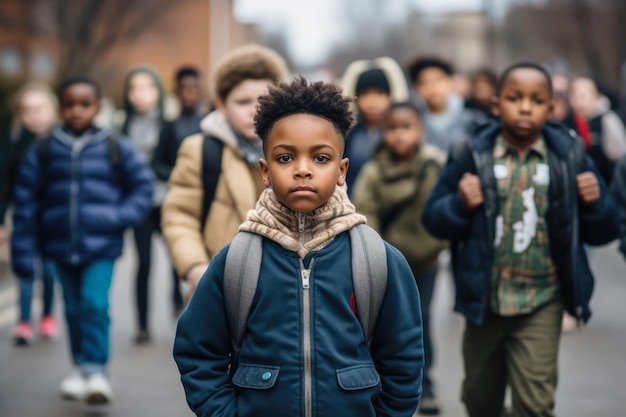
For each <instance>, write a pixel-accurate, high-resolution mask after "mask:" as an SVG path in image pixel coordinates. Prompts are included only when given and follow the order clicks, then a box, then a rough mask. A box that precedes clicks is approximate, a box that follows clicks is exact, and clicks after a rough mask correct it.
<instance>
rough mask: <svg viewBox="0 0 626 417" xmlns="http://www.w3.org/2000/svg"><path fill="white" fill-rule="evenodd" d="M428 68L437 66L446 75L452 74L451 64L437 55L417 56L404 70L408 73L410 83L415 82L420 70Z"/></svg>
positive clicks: (414, 83)
mask: <svg viewBox="0 0 626 417" xmlns="http://www.w3.org/2000/svg"><path fill="white" fill-rule="evenodd" d="M428 68H438V69H440V70H441V71H443V72H444V73H445V74H446V75H447V76H448V77H452V76H453V75H454V67H453V66H452V64H451V63H450V62H448V61H446V60H444V59H442V58H439V57H437V56H425V57H417V58H415V59H414V60H413V61H411V62H409V64H408V65H407V70H406V72H407V73H408V75H409V81H410V82H411V84H412V85H416V84H417V78H418V77H419V76H420V74H421V73H422V71H424V70H425V69H428Z"/></svg>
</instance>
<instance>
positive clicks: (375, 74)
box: [355, 68, 391, 95]
mask: <svg viewBox="0 0 626 417" xmlns="http://www.w3.org/2000/svg"><path fill="white" fill-rule="evenodd" d="M366 88H379V89H381V90H383V91H384V92H386V93H387V94H390V92H391V88H390V87H389V80H387V76H386V75H385V73H384V72H383V70H381V69H379V68H373V69H369V70H367V71H364V72H363V73H361V75H360V76H359V79H358V80H357V82H356V88H355V93H356V94H357V95H358V94H360V93H361V92H362V91H363V90H365V89H366Z"/></svg>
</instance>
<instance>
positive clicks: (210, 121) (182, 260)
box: [161, 111, 263, 277]
mask: <svg viewBox="0 0 626 417" xmlns="http://www.w3.org/2000/svg"><path fill="white" fill-rule="evenodd" d="M201 127H202V131H203V134H206V135H211V136H213V137H216V138H218V139H219V140H221V141H222V142H223V143H224V150H223V154H222V171H221V174H220V177H219V180H218V183H217V188H216V190H215V198H214V200H213V203H212V205H211V209H210V210H209V213H208V215H207V219H206V223H205V226H204V230H200V229H201V224H202V219H200V216H201V213H202V197H203V183H202V144H203V140H204V135H203V134H196V135H193V136H190V137H188V138H186V139H185V140H184V141H183V142H182V143H181V146H180V149H179V151H178V156H177V158H176V165H175V166H174V169H173V171H172V175H171V176H170V179H169V182H168V192H167V195H166V197H165V201H164V202H163V208H162V219H161V227H162V230H163V236H164V238H165V241H166V243H167V247H168V249H169V252H170V256H171V258H172V262H173V264H174V267H175V268H176V271H177V272H178V274H179V275H180V276H181V277H186V276H187V273H188V272H189V271H190V270H191V268H193V267H194V266H197V265H206V264H208V263H209V262H210V260H211V258H212V257H213V256H214V255H215V254H216V253H217V252H218V251H219V250H220V249H221V248H222V247H223V246H224V245H226V244H227V243H229V242H230V241H231V240H232V239H233V237H235V235H236V234H237V231H238V228H239V225H240V224H241V223H243V222H244V221H245V219H246V214H247V213H248V210H251V209H253V208H254V207H255V205H256V202H257V199H258V198H259V195H260V194H261V192H262V191H263V180H262V177H261V170H260V168H259V166H252V165H250V164H248V163H247V162H246V161H245V160H244V158H243V155H242V153H241V152H240V151H239V148H238V146H237V140H236V138H235V136H234V133H233V131H232V129H231V128H230V126H229V125H228V123H227V122H226V119H225V118H224V116H223V115H222V114H221V113H220V112H218V111H215V112H212V113H211V114H209V115H208V116H207V117H206V118H205V119H204V120H203V121H202V123H201Z"/></svg>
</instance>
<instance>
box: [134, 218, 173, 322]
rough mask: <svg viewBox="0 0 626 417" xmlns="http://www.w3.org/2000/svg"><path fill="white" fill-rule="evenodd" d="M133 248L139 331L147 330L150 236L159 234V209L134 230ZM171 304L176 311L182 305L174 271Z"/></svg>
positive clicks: (150, 257) (150, 254)
mask: <svg viewBox="0 0 626 417" xmlns="http://www.w3.org/2000/svg"><path fill="white" fill-rule="evenodd" d="M133 232H134V237H135V247H136V248H137V257H138V258H139V259H138V262H139V266H138V268H137V279H136V281H135V301H136V305H137V321H138V325H139V329H140V330H148V308H149V302H148V298H149V297H148V294H149V285H148V284H149V278H150V264H151V262H152V234H153V233H154V232H159V233H160V232H161V207H154V208H153V209H152V211H151V212H150V214H149V215H148V217H146V219H144V221H143V222H142V223H140V224H139V225H137V226H136V227H135V228H134V229H133ZM172 278H173V281H172V303H173V305H174V308H175V309H176V310H178V309H180V308H181V307H182V304H183V297H182V293H181V290H180V280H179V278H178V275H177V274H176V271H175V270H173V269H172Z"/></svg>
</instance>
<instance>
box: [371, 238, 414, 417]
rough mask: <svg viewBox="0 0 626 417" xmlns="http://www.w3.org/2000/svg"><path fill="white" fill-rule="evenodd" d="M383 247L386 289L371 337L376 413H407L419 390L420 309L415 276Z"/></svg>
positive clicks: (381, 415) (391, 250) (395, 415)
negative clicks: (377, 378)
mask: <svg viewBox="0 0 626 417" xmlns="http://www.w3.org/2000/svg"><path fill="white" fill-rule="evenodd" d="M386 247H387V271H388V273H387V275H388V278H387V291H386V292H385V298H384V299H383V303H382V305H381V309H380V313H379V316H378V323H377V325H376V330H375V332H374V338H373V340H372V356H373V359H374V364H375V365H376V369H377V371H378V373H379V374H380V378H381V382H382V392H381V393H380V395H379V396H378V397H377V398H376V400H375V402H374V407H375V409H376V416H378V417H392V416H393V417H401V416H406V417H411V416H412V415H413V413H414V412H415V409H416V408H417V405H418V403H419V399H420V396H421V394H422V372H423V371H422V369H423V367H424V347H423V334H422V312H421V308H420V297H419V293H418V290H417V285H416V284H415V278H414V277H413V273H412V272H411V269H410V268H409V265H408V263H407V262H406V260H405V259H404V257H403V256H402V254H400V252H399V251H398V250H397V249H395V248H393V247H392V246H391V245H388V244H386Z"/></svg>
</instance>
